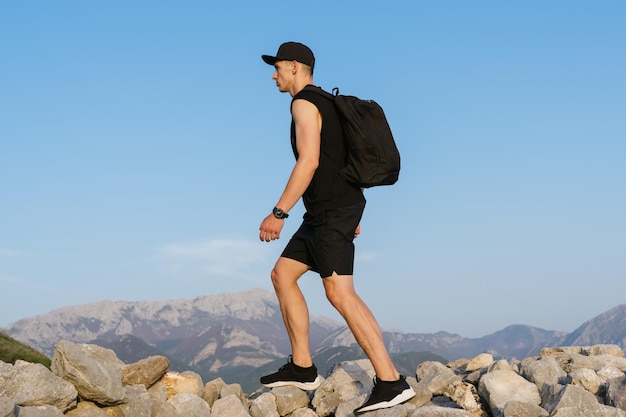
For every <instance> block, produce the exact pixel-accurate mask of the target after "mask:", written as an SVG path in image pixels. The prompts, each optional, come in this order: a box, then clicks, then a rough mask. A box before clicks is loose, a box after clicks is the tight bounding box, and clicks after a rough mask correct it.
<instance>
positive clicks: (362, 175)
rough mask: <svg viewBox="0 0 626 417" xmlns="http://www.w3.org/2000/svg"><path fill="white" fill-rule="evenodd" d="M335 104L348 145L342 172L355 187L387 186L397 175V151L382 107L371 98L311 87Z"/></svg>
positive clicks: (394, 180)
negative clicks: (364, 98)
mask: <svg viewBox="0 0 626 417" xmlns="http://www.w3.org/2000/svg"><path fill="white" fill-rule="evenodd" d="M315 91H319V92H321V93H322V94H323V95H324V96H325V97H327V98H330V99H331V100H333V101H334V103H335V108H336V109H337V114H338V115H339V120H340V122H341V126H342V129H343V136H344V140H345V141H346V146H347V147H348V155H347V160H346V165H345V167H344V168H343V169H342V174H343V175H344V176H345V177H346V178H347V179H348V181H350V182H351V183H354V184H356V185H358V186H359V187H363V188H369V187H375V186H378V185H391V184H395V183H396V181H398V176H399V175H400V152H398V148H397V147H396V143H395V141H394V140H393V135H392V134H391V128H390V127H389V123H387V118H386V117H385V113H384V112H383V109H382V107H380V106H379V105H378V103H376V102H375V101H374V100H362V99H360V98H358V97H354V96H346V95H343V94H339V89H338V88H333V93H332V94H331V93H328V92H326V91H324V90H322V89H315Z"/></svg>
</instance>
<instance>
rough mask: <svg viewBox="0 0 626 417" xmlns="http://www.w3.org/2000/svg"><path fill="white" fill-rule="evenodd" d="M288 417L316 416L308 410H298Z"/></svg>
mask: <svg viewBox="0 0 626 417" xmlns="http://www.w3.org/2000/svg"><path fill="white" fill-rule="evenodd" d="M289 417H317V414H315V411H313V410H311V409H310V408H298V409H297V410H294V412H293V413H291V414H290V415H289Z"/></svg>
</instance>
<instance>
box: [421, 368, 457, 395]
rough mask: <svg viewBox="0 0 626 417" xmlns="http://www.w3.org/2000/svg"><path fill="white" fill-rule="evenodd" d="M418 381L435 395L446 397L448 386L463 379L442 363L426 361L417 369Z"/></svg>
mask: <svg viewBox="0 0 626 417" xmlns="http://www.w3.org/2000/svg"><path fill="white" fill-rule="evenodd" d="M416 374H417V380H418V381H419V382H421V383H423V384H424V385H426V386H427V387H428V389H429V390H430V392H432V393H433V394H434V395H444V394H446V392H447V390H448V386H450V385H454V384H455V383H457V382H461V381H462V380H463V377H462V376H460V375H457V374H455V373H454V371H453V370H452V369H450V368H448V367H447V366H445V365H444V364H442V363H440V362H434V361H426V362H422V363H421V364H419V366H418V367H417V371H416Z"/></svg>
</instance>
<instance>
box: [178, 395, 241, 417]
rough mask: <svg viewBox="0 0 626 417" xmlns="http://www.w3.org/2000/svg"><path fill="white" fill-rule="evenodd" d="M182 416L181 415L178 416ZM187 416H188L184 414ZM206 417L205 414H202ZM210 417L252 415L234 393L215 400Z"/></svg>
mask: <svg viewBox="0 0 626 417" xmlns="http://www.w3.org/2000/svg"><path fill="white" fill-rule="evenodd" d="M180 417H183V416H180ZM184 417H188V416H184ZM203 417H206V416H203ZM211 417H252V416H250V413H249V412H248V409H247V408H246V407H244V405H243V404H242V403H241V401H240V400H239V398H237V396H235V395H229V396H228V397H226V398H220V399H218V400H217V401H215V404H213V407H211Z"/></svg>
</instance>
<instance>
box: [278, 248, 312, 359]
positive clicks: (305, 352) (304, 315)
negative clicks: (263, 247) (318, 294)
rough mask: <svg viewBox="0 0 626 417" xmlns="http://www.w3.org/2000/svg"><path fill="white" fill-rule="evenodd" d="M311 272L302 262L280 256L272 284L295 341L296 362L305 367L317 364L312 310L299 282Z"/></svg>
mask: <svg viewBox="0 0 626 417" xmlns="http://www.w3.org/2000/svg"><path fill="white" fill-rule="evenodd" d="M308 269H309V268H308V266H307V265H305V264H303V263H301V262H298V261H296V260H293V259H289V258H284V257H280V258H279V259H278V261H277V262H276V265H275V266H274V269H273V270H272V284H274V290H275V292H276V297H277V298H278V303H279V305H280V312H281V313H282V315H283V320H284V322H285V328H286V329H287V334H288V335H289V341H290V342H291V352H292V361H293V363H294V364H295V365H298V366H301V367H305V368H306V367H309V366H311V365H313V361H312V359H311V347H310V345H309V310H308V307H307V305H306V301H305V299H304V296H303V295H302V291H300V287H299V286H298V279H300V277H301V276H302V275H303V274H304V273H305V272H306V271H307V270H308Z"/></svg>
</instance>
